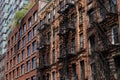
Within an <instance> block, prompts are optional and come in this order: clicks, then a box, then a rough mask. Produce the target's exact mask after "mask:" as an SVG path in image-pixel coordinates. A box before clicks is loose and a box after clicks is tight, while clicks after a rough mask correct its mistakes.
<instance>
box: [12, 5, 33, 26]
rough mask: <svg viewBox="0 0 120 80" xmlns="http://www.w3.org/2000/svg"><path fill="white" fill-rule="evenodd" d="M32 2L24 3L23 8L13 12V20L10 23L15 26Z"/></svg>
mask: <svg viewBox="0 0 120 80" xmlns="http://www.w3.org/2000/svg"><path fill="white" fill-rule="evenodd" d="M33 5H34V4H33V3H30V4H27V5H24V6H23V8H22V9H21V10H19V11H17V12H16V13H15V16H14V20H13V22H12V24H11V26H13V27H14V26H16V25H17V24H19V22H20V20H21V19H22V18H23V17H24V16H25V14H26V13H27V12H28V10H29V9H30V8H31V7H32V6H33Z"/></svg>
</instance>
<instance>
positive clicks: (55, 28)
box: [38, 0, 89, 80]
mask: <svg viewBox="0 0 120 80" xmlns="http://www.w3.org/2000/svg"><path fill="white" fill-rule="evenodd" d="M83 3H85V0H81V1H79V0H52V1H50V2H49V3H48V4H47V5H46V6H45V7H44V9H42V10H41V11H39V13H38V15H39V18H40V21H39V25H38V30H39V46H38V50H39V52H40V53H39V57H40V58H39V61H40V62H39V68H38V71H39V73H38V74H39V75H38V80H87V79H88V75H89V70H88V69H87V68H88V57H87V56H88V54H87V44H86V43H87V39H86V27H87V25H86V23H85V21H86V17H85V16H86V14H85V4H83Z"/></svg>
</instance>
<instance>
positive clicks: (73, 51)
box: [71, 39, 75, 54]
mask: <svg viewBox="0 0 120 80" xmlns="http://www.w3.org/2000/svg"><path fill="white" fill-rule="evenodd" d="M71 53H72V54H75V39H73V40H72V44H71Z"/></svg>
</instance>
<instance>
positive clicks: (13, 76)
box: [12, 70, 15, 80]
mask: <svg viewBox="0 0 120 80" xmlns="http://www.w3.org/2000/svg"><path fill="white" fill-rule="evenodd" d="M12 78H13V80H14V78H15V70H13V75H12Z"/></svg>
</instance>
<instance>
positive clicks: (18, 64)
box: [5, 2, 38, 80]
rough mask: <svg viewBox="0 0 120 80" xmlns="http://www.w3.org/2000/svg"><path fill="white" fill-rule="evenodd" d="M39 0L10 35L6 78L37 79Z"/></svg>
mask: <svg viewBox="0 0 120 80" xmlns="http://www.w3.org/2000/svg"><path fill="white" fill-rule="evenodd" d="M37 13H38V2H36V3H35V4H34V6H33V7H32V8H31V9H30V10H29V11H28V13H27V14H26V15H25V16H24V18H23V19H22V20H21V22H20V23H19V24H18V25H17V26H16V27H15V29H14V30H13V31H12V32H11V33H10V35H9V37H8V45H7V52H6V66H5V80H36V71H37V70H36V67H37V60H38V58H37V53H38V51H37V27H36V26H37V24H38V18H37Z"/></svg>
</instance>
